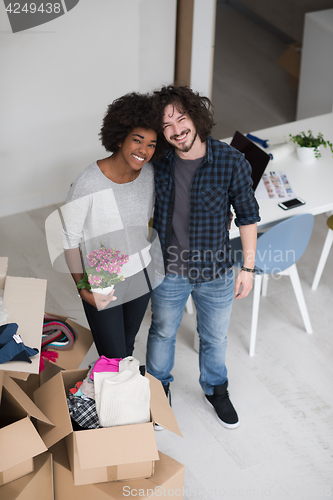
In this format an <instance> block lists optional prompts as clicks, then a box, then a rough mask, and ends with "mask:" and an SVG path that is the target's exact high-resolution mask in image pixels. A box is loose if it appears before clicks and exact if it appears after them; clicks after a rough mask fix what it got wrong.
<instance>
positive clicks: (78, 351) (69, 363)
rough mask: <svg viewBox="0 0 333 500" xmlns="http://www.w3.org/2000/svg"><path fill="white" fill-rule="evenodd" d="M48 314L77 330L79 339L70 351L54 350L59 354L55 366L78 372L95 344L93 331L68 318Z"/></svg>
mask: <svg viewBox="0 0 333 500" xmlns="http://www.w3.org/2000/svg"><path fill="white" fill-rule="evenodd" d="M47 314H50V315H51V316H54V317H55V318H58V319H59V320H60V321H66V323H68V324H69V325H70V326H71V327H72V328H74V329H75V330H77V332H78V338H77V339H76V340H75V342H74V344H73V345H72V346H71V347H70V348H69V349H65V350H64V351H61V350H56V349H54V351H56V352H57V353H58V358H57V361H56V363H54V365H56V366H57V367H58V368H61V369H62V370H77V369H78V368H79V367H80V365H81V363H82V361H83V360H84V358H85V356H86V354H87V352H88V351H89V349H90V347H91V346H92V344H93V342H94V339H93V336H92V334H91V331H90V330H88V329H87V328H85V327H84V326H82V325H79V323H76V322H75V321H73V319H71V318H68V317H67V316H61V315H60V314H54V313H47ZM51 350H53V349H51ZM50 364H53V363H50Z"/></svg>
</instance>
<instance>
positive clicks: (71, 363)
mask: <svg viewBox="0 0 333 500" xmlns="http://www.w3.org/2000/svg"><path fill="white" fill-rule="evenodd" d="M48 314H50V315H52V316H54V317H55V318H58V319H59V320H60V321H66V323H68V324H69V325H70V326H71V327H72V328H75V330H77V332H78V337H77V339H76V340H75V342H74V344H73V345H72V346H71V347H70V348H69V349H66V350H64V351H61V350H56V349H51V350H54V351H56V352H57V353H58V358H57V360H56V362H55V363H52V362H51V361H44V365H45V368H44V370H43V371H41V372H40V374H39V375H35V374H31V375H29V374H24V373H19V372H8V371H7V372H6V373H7V374H8V375H10V376H11V377H13V378H15V379H16V380H17V383H18V385H19V386H20V387H21V388H22V389H23V390H24V392H26V394H28V396H29V397H30V398H31V399H33V393H34V391H35V390H36V389H38V387H40V386H41V385H43V384H44V383H45V382H47V381H48V380H50V378H52V377H54V375H56V374H57V373H58V372H59V371H61V370H77V369H78V368H79V367H80V365H81V363H82V361H83V360H84V358H85V356H86V354H87V352H88V351H89V349H90V347H91V346H92V344H93V341H94V340H93V337H92V334H91V331H90V330H88V329H87V328H85V327H84V326H82V325H80V324H79V323H76V322H75V321H73V319H71V318H68V317H67V316H62V315H60V314H54V313H48Z"/></svg>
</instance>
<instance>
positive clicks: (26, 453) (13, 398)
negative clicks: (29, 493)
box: [0, 372, 52, 486]
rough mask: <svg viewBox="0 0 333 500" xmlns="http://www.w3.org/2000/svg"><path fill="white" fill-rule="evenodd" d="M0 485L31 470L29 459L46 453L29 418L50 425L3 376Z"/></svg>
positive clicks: (18, 389) (20, 391) (31, 402)
mask: <svg viewBox="0 0 333 500" xmlns="http://www.w3.org/2000/svg"><path fill="white" fill-rule="evenodd" d="M0 391H1V406H0V443H1V447H0V485H1V486H2V485H4V484H6V483H9V482H11V481H14V480H16V479H18V478H19V477H22V476H24V475H26V474H29V473H31V472H32V471H33V457H35V456H37V455H39V454H41V453H43V452H45V451H47V448H46V446H45V444H44V442H43V440H42V438H41V437H40V436H39V434H38V432H37V430H36V428H35V426H34V425H33V423H32V422H31V418H32V419H35V420H36V421H39V422H43V423H44V425H48V426H52V424H51V422H50V421H49V419H48V418H47V417H45V415H44V414H43V413H42V412H41V411H40V410H39V408H37V406H36V405H35V404H34V403H33V401H31V399H29V397H28V396H27V395H26V394H25V393H24V392H23V390H22V389H21V388H20V387H19V386H18V385H17V384H16V383H15V381H14V380H12V379H11V378H10V377H8V376H7V375H6V374H4V373H3V372H2V376H1V387H0Z"/></svg>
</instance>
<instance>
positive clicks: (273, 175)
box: [256, 170, 296, 201]
mask: <svg viewBox="0 0 333 500" xmlns="http://www.w3.org/2000/svg"><path fill="white" fill-rule="evenodd" d="M295 196H296V195H295V193H294V190H293V189H292V187H291V184H290V182H289V180H288V177H287V174H286V173H285V172H283V171H281V170H280V171H269V172H265V173H264V174H263V176H262V178H261V180H260V182H259V184H258V187H257V189H256V198H257V199H258V200H268V199H276V200H277V199H278V200H280V201H281V200H288V199H290V198H295Z"/></svg>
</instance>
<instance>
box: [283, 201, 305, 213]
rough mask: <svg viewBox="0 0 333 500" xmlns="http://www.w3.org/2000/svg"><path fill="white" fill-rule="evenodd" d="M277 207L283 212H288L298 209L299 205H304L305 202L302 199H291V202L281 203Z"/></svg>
mask: <svg viewBox="0 0 333 500" xmlns="http://www.w3.org/2000/svg"><path fill="white" fill-rule="evenodd" d="M278 205H279V207H281V208H283V210H290V209H291V208H296V207H300V206H301V205H305V201H304V200H302V198H293V199H292V200H286V201H281V202H280V203H278Z"/></svg>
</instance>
